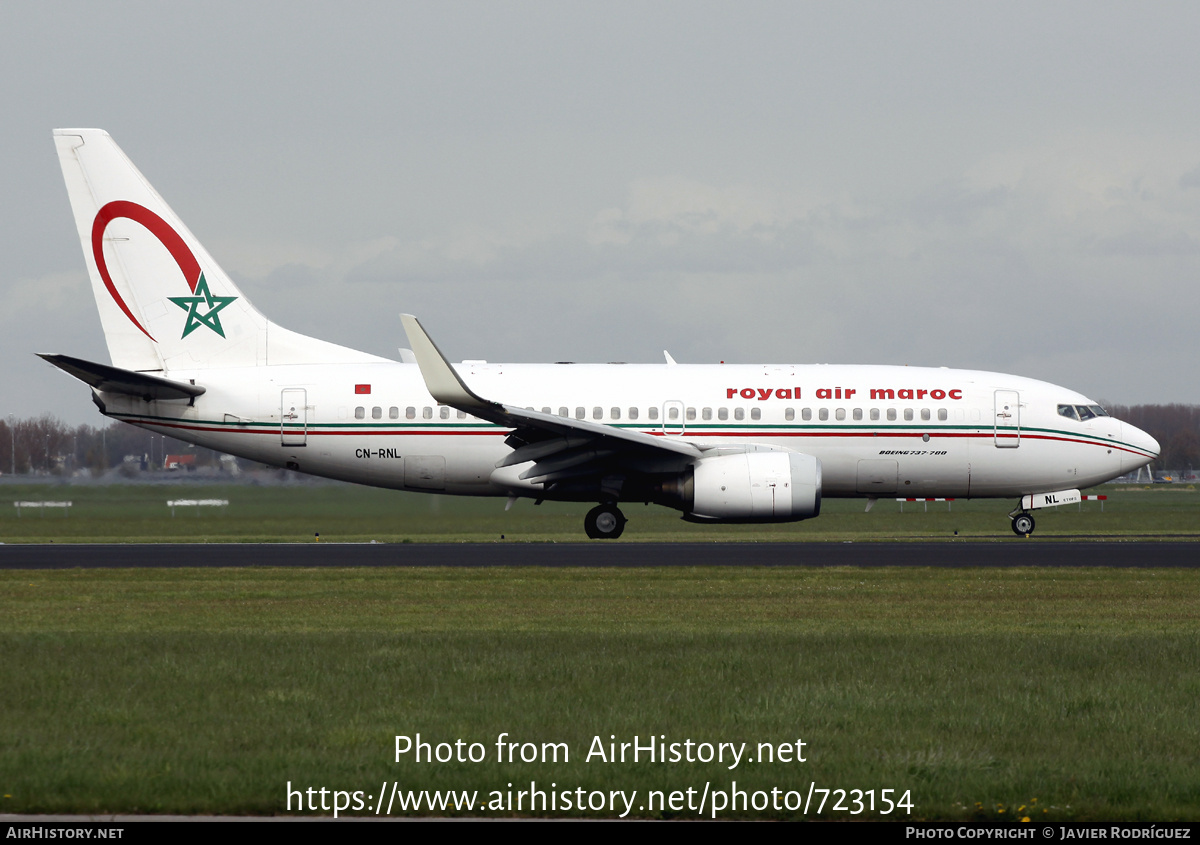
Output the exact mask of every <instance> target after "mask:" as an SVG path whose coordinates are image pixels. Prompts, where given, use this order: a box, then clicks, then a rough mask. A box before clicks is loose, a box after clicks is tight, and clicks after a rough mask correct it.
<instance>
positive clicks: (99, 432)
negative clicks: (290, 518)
mask: <svg viewBox="0 0 1200 845" xmlns="http://www.w3.org/2000/svg"><path fill="white" fill-rule="evenodd" d="M168 455H194V456H195V457H194V458H193V459H192V463H191V466H195V467H213V468H215V467H218V466H220V460H221V453H220V452H215V451H213V450H212V449H206V448H204V447H202V446H193V445H191V444H188V443H184V442H183V441H182V440H176V439H175V438H174V437H164V436H162V435H160V434H152V433H151V432H149V431H146V430H145V429H142V428H137V427H136V426H132V425H128V424H126V423H120V422H111V423H108V424H107V425H104V426H100V427H97V426H93V425H80V426H74V427H72V426H69V425H67V424H66V423H64V422H63V421H62V420H60V419H58V418H57V417H54V416H51V415H49V414H46V415H43V416H40V417H37V418H35V419H11V420H10V418H9V417H7V416H5V417H0V473H3V474H4V475H8V474H9V473H11V472H14V471H15V472H16V474H18V475H28V474H34V475H74V474H75V473H77V472H79V471H80V470H85V469H86V470H89V471H90V472H92V473H93V474H97V475H99V474H103V473H105V472H108V471H109V470H111V469H113V468H123V469H125V470H126V471H128V472H130V473H133V472H139V471H142V470H162V469H164V468H165V461H166V457H167V456H168ZM247 463H249V462H247Z"/></svg>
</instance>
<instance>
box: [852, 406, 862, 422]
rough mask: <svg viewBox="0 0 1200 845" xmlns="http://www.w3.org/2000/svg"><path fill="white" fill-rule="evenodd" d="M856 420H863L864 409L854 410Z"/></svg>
mask: <svg viewBox="0 0 1200 845" xmlns="http://www.w3.org/2000/svg"><path fill="white" fill-rule="evenodd" d="M854 419H856V420H861V419H862V408H855V409H854Z"/></svg>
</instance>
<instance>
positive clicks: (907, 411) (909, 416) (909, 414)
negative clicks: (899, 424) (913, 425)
mask: <svg viewBox="0 0 1200 845" xmlns="http://www.w3.org/2000/svg"><path fill="white" fill-rule="evenodd" d="M912 418H913V412H912V408H905V409H904V419H905V420H907V421H908V422H912Z"/></svg>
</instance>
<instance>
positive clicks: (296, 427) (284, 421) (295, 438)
mask: <svg viewBox="0 0 1200 845" xmlns="http://www.w3.org/2000/svg"><path fill="white" fill-rule="evenodd" d="M307 403H308V391H307V390H305V389H304V388H303V387H287V388H284V390H283V393H282V395H281V398H280V401H279V442H280V443H281V444H282V445H284V446H307V445H308V404H307Z"/></svg>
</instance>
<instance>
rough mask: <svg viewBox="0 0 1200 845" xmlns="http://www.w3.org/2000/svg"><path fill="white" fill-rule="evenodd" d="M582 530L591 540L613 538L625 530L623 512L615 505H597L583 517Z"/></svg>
mask: <svg viewBox="0 0 1200 845" xmlns="http://www.w3.org/2000/svg"><path fill="white" fill-rule="evenodd" d="M583 530H584V532H586V533H587V535H588V537H590V538H591V539H593V540H615V539H617V538H618V537H620V536H621V533H622V532H623V531H624V530H625V514H623V513H621V510H620V508H618V507H617V506H616V505H597V506H596V507H594V508H592V509H591V510H590V511H588V514H587V516H585V517H584V518H583Z"/></svg>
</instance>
